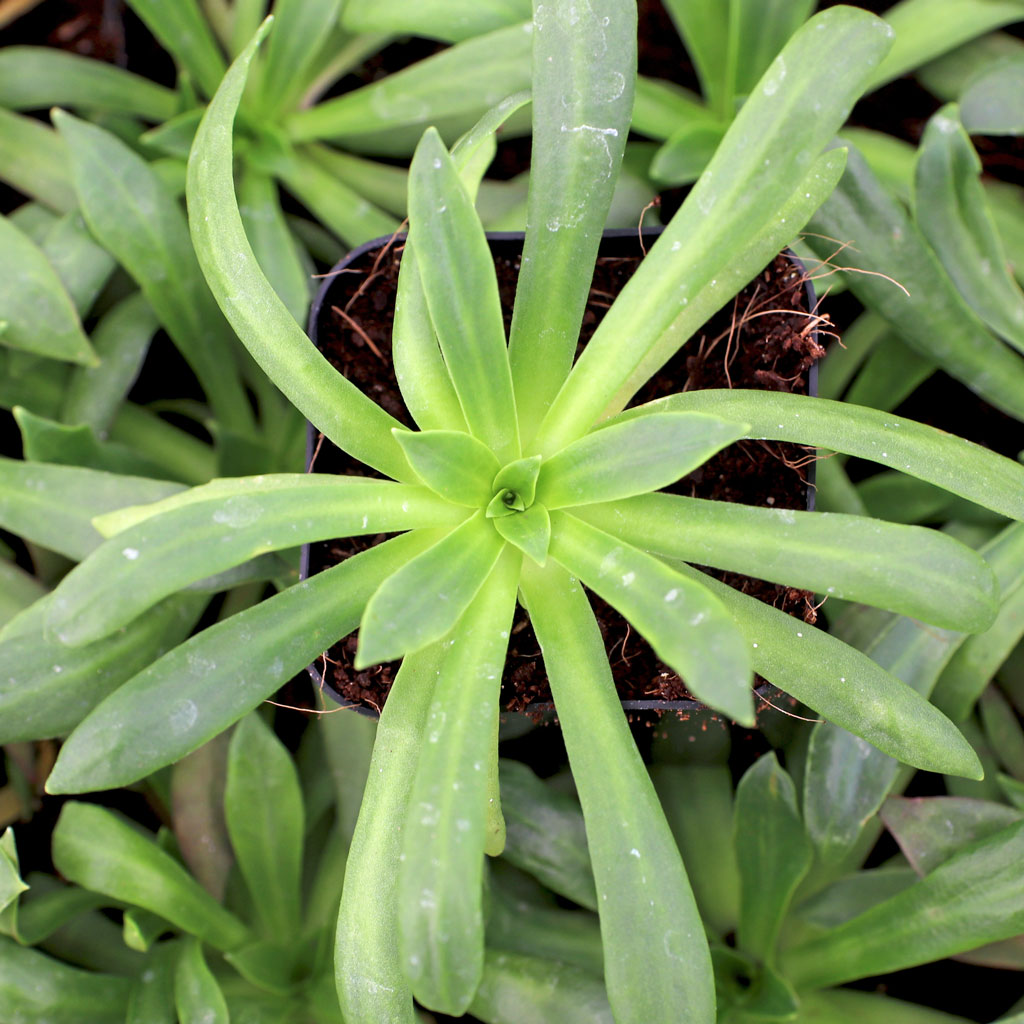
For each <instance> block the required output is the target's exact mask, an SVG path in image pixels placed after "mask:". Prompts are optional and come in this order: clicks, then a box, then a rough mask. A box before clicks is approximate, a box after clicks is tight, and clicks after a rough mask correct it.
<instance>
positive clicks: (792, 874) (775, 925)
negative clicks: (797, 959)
mask: <svg viewBox="0 0 1024 1024" xmlns="http://www.w3.org/2000/svg"><path fill="white" fill-rule="evenodd" d="M735 828H736V832H735V836H736V838H735V847H736V864H737V866H738V868H739V875H740V922H739V931H738V933H737V941H738V946H739V948H740V949H742V950H744V951H745V952H747V953H750V954H752V955H753V956H755V957H756V958H757V959H758V960H759V961H761V962H762V963H767V964H769V965H771V964H773V963H774V961H775V943H776V939H777V938H778V934H779V929H780V927H781V926H782V920H783V918H784V916H785V914H786V911H787V910H788V909H789V903H790V900H792V898H793V893H794V892H795V891H796V887H797V885H799V884H800V881H801V879H802V878H803V877H804V875H806V874H807V871H808V869H809V868H810V866H811V860H812V858H813V853H814V851H813V849H812V847H811V841H810V840H809V839H808V838H807V834H806V833H805V832H804V825H803V822H802V821H801V820H800V812H799V811H798V810H797V806H796V787H795V786H794V785H793V780H792V779H791V778H790V777H789V775H788V774H787V773H786V772H785V771H783V769H782V768H780V767H779V762H778V761H777V760H776V757H775V755H774V753H771V754H765V755H763V756H762V757H759V758H758V759H757V760H756V761H755V762H754V764H753V765H752V766H751V767H750V768H748V769H747V771H746V773H745V774H744V776H743V778H742V779H741V780H740V783H739V785H738V786H737V787H736V825H735Z"/></svg>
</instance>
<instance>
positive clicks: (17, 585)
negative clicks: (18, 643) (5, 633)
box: [0, 558, 47, 627]
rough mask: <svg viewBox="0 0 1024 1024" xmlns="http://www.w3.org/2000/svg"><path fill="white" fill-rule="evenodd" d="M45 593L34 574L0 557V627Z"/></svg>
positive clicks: (43, 587) (45, 590)
mask: <svg viewBox="0 0 1024 1024" xmlns="http://www.w3.org/2000/svg"><path fill="white" fill-rule="evenodd" d="M46 593H47V589H46V587H45V586H44V585H43V583H41V582H40V581H39V580H37V579H36V578H35V576H32V575H31V574H30V573H27V572H26V571H25V570H24V569H22V568H21V566H20V565H14V564H13V563H11V562H8V561H7V560H6V558H0V627H3V626H4V625H6V624H7V623H8V622H9V621H10V620H11V619H13V618H14V616H15V615H17V614H18V613H19V612H21V611H23V610H24V609H25V608H27V607H28V606H29V605H30V604H32V603H33V602H35V601H38V600H39V599H40V598H41V597H43V596H44V595H45V594H46Z"/></svg>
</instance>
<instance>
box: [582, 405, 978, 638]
mask: <svg viewBox="0 0 1024 1024" xmlns="http://www.w3.org/2000/svg"><path fill="white" fill-rule="evenodd" d="M628 422H635V421H628ZM608 429H611V428H608ZM604 432H605V431H603V430H601V431H598V432H597V433H596V434H591V435H588V436H589V437H599V436H600V435H601V434H602V433H604ZM574 514H576V513H574ZM578 515H579V516H580V518H581V519H583V520H585V521H586V522H588V523H591V524H592V525H594V526H597V527H598V528H599V529H602V530H606V531H608V532H609V533H611V534H613V535H615V536H616V537H620V538H621V539H622V540H625V541H626V542H628V543H630V544H634V545H636V546H637V547H642V548H644V549H645V550H647V551H650V552H652V553H655V554H659V555H665V556H667V557H669V558H679V559H682V560H683V561H686V562H693V563H695V564H698V565H710V566H713V567H714V568H716V569H727V570H729V571H730V572H742V573H746V574H747V575H750V576H756V577H758V578H759V579H766V580H772V581H773V582H775V583H782V584H784V585H786V586H790V587H797V588H800V589H804V590H812V591H814V592H816V593H819V594H826V595H828V596H835V597H836V598H838V599H840V600H844V601H860V602H863V603H865V604H870V605H875V606H877V607H881V608H888V609H890V610H891V611H896V612H899V613H900V614H902V615H912V616H914V617H915V618H919V619H923V620H924V621H925V622H931V623H934V624H935V625H938V626H942V627H945V628H948V629H961V630H964V631H977V632H980V631H982V630H984V629H987V628H988V627H989V626H990V625H991V624H992V621H993V619H994V617H995V614H996V609H997V607H998V592H997V588H996V584H995V579H994V577H993V575H992V571H991V569H989V567H988V565H986V563H985V562H984V561H983V559H982V558H981V557H980V556H979V555H978V554H976V553H975V552H974V551H972V550H971V549H970V548H968V547H966V546H965V545H964V544H961V543H960V542H959V541H956V540H954V539H953V538H952V537H949V536H946V535H945V534H942V533H937V532H936V531H935V530H928V529H925V528H924V527H920V526H902V525H897V524H894V523H886V522H882V521H880V520H876V519H868V518H865V517H863V516H848V515H841V514H837V513H829V512H799V511H793V510H790V509H768V508H755V507H753V506H747V505H737V504H730V503H727V502H720V501H706V500H703V499H700V498H687V497H685V496H683V495H678V494H643V495H640V496H638V497H635V498H629V499H627V500H624V501H616V502H612V503H609V504H607V505H594V506H589V507H587V508H584V509H580V510H579V513H578Z"/></svg>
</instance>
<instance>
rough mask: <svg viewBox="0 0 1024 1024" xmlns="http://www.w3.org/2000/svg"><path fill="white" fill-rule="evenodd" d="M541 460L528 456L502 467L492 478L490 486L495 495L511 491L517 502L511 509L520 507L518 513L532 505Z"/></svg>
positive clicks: (535, 456)
mask: <svg viewBox="0 0 1024 1024" xmlns="http://www.w3.org/2000/svg"><path fill="white" fill-rule="evenodd" d="M540 467H541V458H540V456H539V455H529V456H527V457H526V458H525V459H516V460H515V462H510V463H508V464H507V465H505V466H502V468H501V472H500V473H498V475H497V476H496V477H495V478H494V482H493V484H492V485H491V486H492V487H493V489H494V491H495V493H496V494H497V493H498V492H500V491H505V490H509V491H513V492H514V493H515V496H516V498H517V499H518V501H516V502H514V503H513V507H518V505H522V508H521V509H519V511H520V512H521V511H523V509H525V508H527V507H528V506H530V505H532V504H533V501H534V498H535V497H536V494H537V479H538V477H539V475H540Z"/></svg>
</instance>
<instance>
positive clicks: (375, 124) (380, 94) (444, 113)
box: [285, 23, 532, 142]
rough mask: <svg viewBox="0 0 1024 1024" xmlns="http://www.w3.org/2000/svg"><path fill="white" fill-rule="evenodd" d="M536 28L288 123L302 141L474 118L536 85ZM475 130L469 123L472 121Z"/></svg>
mask: <svg viewBox="0 0 1024 1024" xmlns="http://www.w3.org/2000/svg"><path fill="white" fill-rule="evenodd" d="M531 42H532V30H531V25H530V24H529V23H527V24H520V25H513V26H509V27H507V28H501V29H497V30H496V31H494V32H489V33H487V34H486V35H483V36H478V37H476V38H474V39H468V40H466V41H465V42H461V43H459V44H457V45H456V46H453V47H450V48H448V49H445V50H442V51H441V52H440V53H438V54H436V55H435V56H433V57H428V58H427V59H426V60H421V61H419V62H418V63H416V64H413V65H412V66H411V67H408V68H405V69H404V70H402V71H398V72H396V73H395V74H392V75H387V76H385V77H384V78H382V79H380V80H379V81H377V82H373V83H371V84H370V85H366V86H363V87H362V88H361V89H356V90H355V91H354V92H348V93H345V94H344V95H342V96H337V97H335V98H333V99H329V100H325V101H324V102H323V103H318V104H316V106H314V107H310V108H309V109H307V110H300V111H298V112H296V113H294V114H292V115H291V117H289V118H288V120H287V121H286V122H285V124H286V128H287V131H288V135H289V136H290V137H291V138H292V139H293V140H295V141H296V142H302V141H309V140H310V139H339V138H345V137H346V136H350V135H363V134H367V135H372V134H374V133H378V134H379V133H382V132H384V131H388V132H394V131H395V129H397V128H401V127H406V126H413V127H416V126H426V125H428V124H437V123H438V122H440V121H442V120H450V119H452V118H456V117H468V118H470V119H471V123H472V121H475V120H476V118H477V117H478V116H479V114H481V113H483V111H485V110H489V109H490V108H491V107H494V106H496V105H497V104H498V103H500V102H501V101H502V100H503V99H504V98H505V97H506V96H509V95H511V94H512V93H514V92H518V91H519V90H520V89H528V88H529V87H530V50H531ZM467 127H468V126H467Z"/></svg>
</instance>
